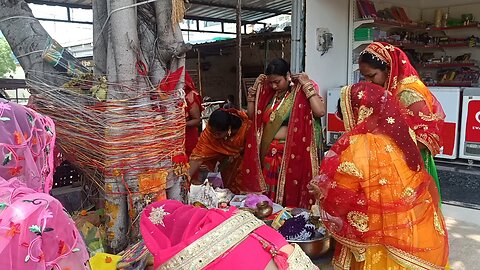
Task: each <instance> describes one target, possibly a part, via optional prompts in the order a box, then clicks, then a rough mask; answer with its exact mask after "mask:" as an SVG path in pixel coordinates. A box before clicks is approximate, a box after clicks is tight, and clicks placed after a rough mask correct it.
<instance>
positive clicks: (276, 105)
mask: <svg viewBox="0 0 480 270" xmlns="http://www.w3.org/2000/svg"><path fill="white" fill-rule="evenodd" d="M289 94H290V92H286V93H285V94H284V95H283V98H282V100H281V101H280V103H277V97H275V99H274V100H273V103H272V106H271V107H270V117H269V118H270V122H273V121H275V117H276V116H277V113H276V111H277V110H278V109H279V108H280V106H282V103H283V101H285V99H286V98H287V97H288V95H289Z"/></svg>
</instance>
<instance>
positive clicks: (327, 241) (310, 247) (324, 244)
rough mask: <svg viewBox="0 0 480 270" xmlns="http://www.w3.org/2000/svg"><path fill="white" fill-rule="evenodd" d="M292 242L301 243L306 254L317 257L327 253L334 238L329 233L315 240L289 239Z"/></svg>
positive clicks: (312, 257) (313, 257) (311, 257)
mask: <svg viewBox="0 0 480 270" xmlns="http://www.w3.org/2000/svg"><path fill="white" fill-rule="evenodd" d="M287 242H288V243H290V244H297V245H299V246H300V247H301V248H302V250H303V251H304V252H305V254H307V255H308V257H310V259H316V258H319V257H321V256H323V255H325V254H326V253H327V252H328V251H329V250H330V247H331V246H332V238H331V237H330V236H329V235H326V236H324V237H319V238H315V239H313V240H302V241H292V240H287Z"/></svg>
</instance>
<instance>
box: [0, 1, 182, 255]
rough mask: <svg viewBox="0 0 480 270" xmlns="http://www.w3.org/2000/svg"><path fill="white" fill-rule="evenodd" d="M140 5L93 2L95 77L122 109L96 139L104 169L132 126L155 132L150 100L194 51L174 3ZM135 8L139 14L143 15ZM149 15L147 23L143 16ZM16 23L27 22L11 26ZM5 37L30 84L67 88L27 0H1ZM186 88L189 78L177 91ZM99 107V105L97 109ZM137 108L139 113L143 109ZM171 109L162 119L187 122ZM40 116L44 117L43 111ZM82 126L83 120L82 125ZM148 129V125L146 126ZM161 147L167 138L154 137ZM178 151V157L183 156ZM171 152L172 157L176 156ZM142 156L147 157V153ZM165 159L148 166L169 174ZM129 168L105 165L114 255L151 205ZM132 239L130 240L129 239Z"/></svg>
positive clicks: (108, 117)
mask: <svg viewBox="0 0 480 270" xmlns="http://www.w3.org/2000/svg"><path fill="white" fill-rule="evenodd" d="M177 1H178V0H177ZM136 3H137V2H136V1H135V0H94V1H93V7H92V8H93V18H94V21H93V29H94V31H93V32H94V61H95V66H94V73H95V75H97V76H100V75H106V76H107V80H108V93H107V101H109V102H111V103H112V104H115V105H116V106H117V107H115V110H114V109H107V110H106V111H105V112H104V113H103V114H102V117H101V118H102V123H101V124H100V125H99V127H101V128H99V129H101V130H98V132H99V133H100V134H101V135H98V134H96V135H97V137H99V138H96V137H95V138H94V139H97V140H98V141H99V142H100V143H101V144H103V145H102V146H103V149H106V150H104V151H105V152H102V153H100V155H101V156H105V157H106V159H107V160H106V161H105V160H104V159H102V160H101V162H98V164H102V163H103V162H105V164H115V163H113V162H112V161H113V160H112V158H111V157H110V156H109V154H112V153H110V152H108V149H113V148H111V147H110V146H113V144H112V142H113V143H115V142H116V143H118V138H119V136H122V134H125V133H126V132H127V133H128V132H129V131H131V130H132V126H129V125H134V126H135V128H140V129H142V128H144V127H145V128H151V127H150V125H151V123H150V122H151V121H149V120H150V119H153V118H156V117H158V116H159V114H158V113H156V112H154V111H152V110H151V109H150V106H151V105H150V103H151V101H150V98H149V95H148V94H149V93H150V92H151V91H152V90H155V89H156V86H157V84H158V83H159V82H160V80H161V79H162V78H163V77H164V74H165V70H166V69H177V68H179V67H182V66H184V65H185V53H186V52H187V51H188V50H189V49H190V48H191V46H190V45H186V44H184V43H183V38H182V34H181V31H180V27H179V25H178V24H177V23H175V24H172V19H171V14H172V1H170V0H160V1H156V2H155V3H151V4H144V5H141V6H138V7H129V6H132V5H134V4H136ZM125 7H129V8H125ZM137 9H138V10H140V11H138V15H137ZM144 13H145V14H147V16H144V17H143V15H142V16H140V14H144ZM107 14H110V18H109V21H106V19H107V18H108V16H107ZM11 16H21V17H19V18H10V19H9V17H11ZM137 16H138V17H140V18H137ZM0 30H2V32H3V34H4V35H5V37H6V39H7V41H8V42H9V44H10V45H11V47H12V49H13V51H14V53H15V55H17V57H18V59H19V61H20V64H21V66H22V67H23V69H24V70H25V71H26V75H27V78H30V79H32V80H37V81H38V80H41V81H43V82H45V83H46V84H48V85H54V86H61V85H63V84H64V83H65V82H67V81H69V80H70V79H71V78H69V77H66V76H64V74H59V72H58V71H56V70H55V68H53V67H52V66H51V65H49V64H48V63H46V62H45V61H44V60H43V59H42V52H43V51H44V49H45V46H46V45H45V44H47V42H48V41H49V40H50V36H49V35H48V33H47V32H46V31H45V30H44V29H43V27H42V26H41V25H40V23H39V22H38V20H37V19H35V18H34V17H33V14H32V12H31V10H30V8H29V7H28V5H27V4H26V3H25V2H24V0H0ZM139 34H140V35H139ZM138 60H140V61H142V62H144V63H145V64H146V65H147V67H148V76H149V78H150V82H151V84H150V83H149V81H148V80H145V78H143V76H139V72H138V71H137V68H136V63H137V61H138ZM182 87H183V79H182V82H181V83H180V84H179V85H177V87H176V89H180V88H182ZM56 90H57V91H64V93H67V94H66V95H65V96H66V97H68V96H69V94H68V90H65V89H62V88H60V90H59V89H56ZM77 94H78V93H77ZM45 96H46V97H48V96H47V95H45ZM77 97H78V96H77ZM70 98H72V100H71V101H70V102H78V100H77V99H74V98H75V95H71V97H70ZM90 98H91V97H90ZM170 98H171V99H172V100H170V101H173V102H171V103H172V104H178V103H180V100H181V98H179V96H178V93H174V94H173V95H171V97H170ZM67 99H68V98H67ZM84 99H85V100H86V99H87V98H84ZM90 101H91V100H90ZM52 102H53V101H52ZM94 102H95V100H94V101H93V102H92V103H94ZM53 107H55V105H53V106H50V109H51V108H53ZM127 107H128V109H127ZM83 108H84V109H86V110H87V109H89V108H87V107H83ZM107 108H110V107H107ZM134 108H138V110H135V109H134ZM167 109H168V111H167V112H166V113H164V115H162V117H163V118H164V119H167V120H168V119H175V117H174V116H178V115H182V118H183V111H181V108H178V107H177V106H170V107H169V108H167ZM39 110H40V111H42V109H41V108H39ZM47 111H48V110H47ZM97 113H98V112H97ZM132 114H133V115H132ZM126 116H129V117H131V118H135V119H142V120H141V121H138V123H134V124H129V123H127V124H125V123H126V122H125V117H126ZM76 119H77V120H76V121H78V118H76ZM177 119H178V118H177ZM183 120H185V119H183ZM57 121H66V122H67V121H69V119H67V120H65V119H60V118H57ZM170 121H173V120H170ZM82 124H84V123H77V125H82ZM89 124H91V123H89ZM142 124H143V125H144V126H141V125H142ZM183 124H184V122H183ZM175 125H182V123H175ZM58 126H59V127H60V126H62V125H58ZM66 126H68V125H66ZM64 127H65V125H64ZM59 134H60V133H59ZM62 134H68V133H62ZM156 134H158V133H156ZM182 135H183V133H182V134H180V132H177V133H175V134H169V135H168V136H170V137H172V138H173V139H175V138H176V137H175V136H177V137H180V138H181V136H182ZM65 136H66V135H65ZM170 137H169V138H170ZM63 139H65V140H67V139H68V138H62V137H61V136H58V140H59V141H62V140H63ZM173 139H172V140H173ZM139 140H142V141H141V142H138V144H139V145H142V143H144V145H145V138H142V137H140V138H139ZM156 140H158V141H161V140H166V139H164V138H159V137H155V141H156ZM151 142H152V141H151V140H150V141H148V142H147V143H148V144H151ZM116 146H118V145H116ZM121 146H123V145H121ZM173 150H175V151H177V150H178V149H173ZM173 150H172V151H171V152H175V151H173ZM147 151H148V150H147ZM115 154H116V153H115ZM138 154H139V155H142V154H143V153H138ZM129 155H131V154H129ZM128 157H131V156H128ZM163 158H164V159H161V157H158V158H157V157H155V158H154V159H155V160H149V161H148V162H147V163H151V164H144V165H145V167H148V168H151V169H156V168H159V167H164V166H165V164H167V163H169V162H170V160H169V159H168V158H165V157H163ZM99 159H100V158H99ZM157 159H158V160H157ZM127 163H128V162H127ZM94 164H96V163H94ZM162 164H163V165H162ZM129 165H130V164H125V165H118V166H117V167H114V166H113V165H112V166H108V165H106V166H107V168H105V175H103V179H104V188H105V207H106V211H105V213H106V215H107V217H108V221H107V224H106V225H107V226H106V227H107V238H108V243H109V247H110V249H111V250H112V251H113V252H118V251H120V250H122V249H123V248H124V247H126V245H127V244H128V240H129V237H132V236H133V237H136V236H137V233H138V228H134V230H133V231H130V228H132V227H131V226H132V225H133V224H132V223H133V222H129V221H132V220H133V219H134V218H136V217H138V214H139V213H140V211H141V210H142V207H143V205H144V204H145V203H146V202H147V200H145V199H144V198H143V196H142V195H140V193H139V183H138V173H137V172H135V173H129V172H128V168H130V167H129ZM88 169H92V168H88ZM86 170H87V169H86ZM93 170H95V168H93ZM127 188H128V190H127ZM127 193H128V195H129V196H128V198H127ZM130 193H132V194H130ZM129 232H130V233H131V234H130V235H128V233H129Z"/></svg>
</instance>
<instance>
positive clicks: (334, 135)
mask: <svg viewBox="0 0 480 270" xmlns="http://www.w3.org/2000/svg"><path fill="white" fill-rule="evenodd" d="M340 90H341V88H332V89H329V90H328V91H327V145H330V146H331V145H332V144H334V143H335V142H336V141H337V140H338V138H340V136H341V135H342V134H343V132H345V128H344V126H343V122H342V121H341V120H340V119H338V118H337V116H336V115H335V113H336V112H337V103H338V99H339V98H340Z"/></svg>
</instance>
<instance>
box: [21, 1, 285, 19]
mask: <svg viewBox="0 0 480 270" xmlns="http://www.w3.org/2000/svg"><path fill="white" fill-rule="evenodd" d="M26 1H27V2H28V3H33V4H49V5H60V6H70V7H72V8H91V6H92V0H26ZM159 1H165V0H159ZM188 2H189V3H187V4H186V7H187V14H186V16H185V18H186V19H199V20H207V21H223V22H232V23H235V22H236V6H237V0H189V1H188ZM291 9H292V0H242V23H254V22H258V21H261V20H264V19H267V18H270V17H273V16H276V15H279V14H286V13H289V12H290V11H291Z"/></svg>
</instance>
